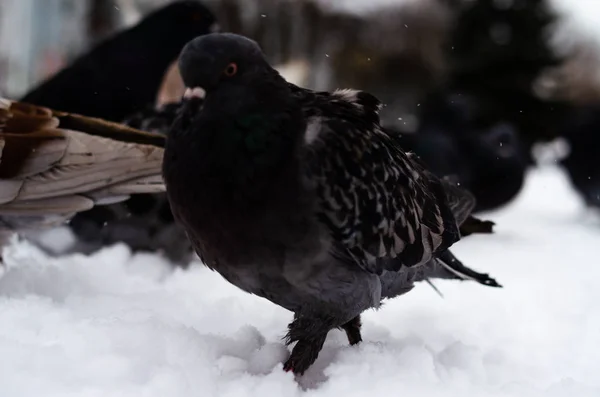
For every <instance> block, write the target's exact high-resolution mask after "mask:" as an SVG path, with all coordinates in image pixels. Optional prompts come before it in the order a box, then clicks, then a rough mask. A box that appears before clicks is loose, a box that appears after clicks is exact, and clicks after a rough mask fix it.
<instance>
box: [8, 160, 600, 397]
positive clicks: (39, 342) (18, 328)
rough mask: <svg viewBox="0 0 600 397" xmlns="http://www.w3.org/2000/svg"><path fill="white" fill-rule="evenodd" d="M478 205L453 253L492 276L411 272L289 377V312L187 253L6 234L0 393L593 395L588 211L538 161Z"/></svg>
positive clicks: (593, 284)
mask: <svg viewBox="0 0 600 397" xmlns="http://www.w3.org/2000/svg"><path fill="white" fill-rule="evenodd" d="M489 217H490V218H491V219H493V220H495V221H497V223H498V225H497V234H496V235H494V236H472V237H469V238H466V239H465V240H463V241H462V242H459V243H458V244H457V245H456V246H455V253H456V254H457V255H458V256H459V257H460V258H461V259H463V260H464V261H465V263H467V264H468V265H470V266H473V267H475V268H477V269H480V270H483V271H488V272H490V273H491V274H492V275H493V276H495V277H496V278H497V279H498V281H500V282H501V283H503V284H504V287H505V288H504V289H492V288H486V287H483V286H480V285H476V284H471V283H466V282H463V283H459V282H451V281H437V282H436V285H437V287H438V288H439V289H441V290H442V293H443V294H444V296H445V298H444V299H441V298H440V297H439V296H438V295H436V293H435V292H434V291H433V290H432V289H431V288H430V287H429V286H427V285H426V284H422V285H419V286H418V287H417V288H416V289H415V290H413V291H412V292H411V293H409V294H407V295H406V296H404V297H400V298H398V299H396V300H393V301H389V302H388V303H387V304H385V305H384V307H383V308H382V309H381V310H380V311H377V312H375V311H370V312H367V313H366V314H365V316H364V326H363V337H364V343H362V344H361V345H359V346H358V347H349V346H347V344H346V340H345V336H344V335H343V334H342V333H341V332H340V331H332V332H331V333H330V335H329V338H328V340H327V342H326V344H325V348H324V350H323V352H322V353H321V355H320V357H319V359H318V361H317V363H316V364H315V365H314V367H313V368H312V369H311V370H310V371H309V372H308V373H306V374H305V376H304V377H302V378H299V379H294V377H293V376H292V375H291V374H289V373H284V372H283V370H282V367H281V362H282V361H283V360H284V359H285V357H286V355H287V350H286V348H285V347H284V345H283V344H282V341H281V337H282V336H283V333H284V331H285V327H286V324H287V323H288V322H289V321H290V320H291V314H290V313H289V312H286V311H285V310H283V309H280V308H278V307H276V306H275V305H273V304H271V303H269V302H267V301H265V300H262V299H259V298H257V297H254V296H250V295H247V294H245V293H243V292H241V291H239V290H237V289H236V288H235V287H233V286H231V285H229V284H228V283H227V282H225V281H223V280H222V279H221V277H220V276H219V275H218V274H216V273H212V272H210V271H208V270H206V269H205V268H203V267H202V266H201V265H200V264H195V265H194V266H192V267H191V269H190V270H188V271H183V270H175V271H173V270H171V268H170V266H168V264H166V263H164V262H163V261H162V259H160V258H158V257H156V256H153V255H147V254H145V255H134V256H132V255H131V254H130V253H129V251H128V250H127V249H126V248H124V247H122V246H115V247H110V248H106V249H105V250H103V251H102V252H99V253H98V254H96V255H93V256H90V257H85V256H81V255H75V256H69V257H63V258H58V259H53V258H48V257H46V256H45V255H44V254H42V253H41V252H40V251H38V250H36V249H34V248H32V247H31V246H30V245H29V244H27V243H23V242H22V243H18V244H16V245H14V246H12V247H10V248H9V249H8V250H7V252H6V262H7V270H6V271H5V273H4V276H3V277H2V278H1V279H0V321H1V324H2V325H1V326H0V357H1V359H0V396H2V397H17V396H26V397H38V396H44V397H53V396H61V397H63V396H73V397H75V396H76V397H92V396H93V397H95V396H102V397H108V396H110V397H113V396H136V397H150V396H157V397H166V396H168V397H178V396H185V397H192V396H201V397H209V396H220V397H226V396H227V397H228V396H235V397H242V396H260V397H270V396H277V397H279V396H301V395H307V396H334V395H338V394H344V395H345V396H347V397H354V396H357V397H358V396H365V395H373V396H376V395H379V396H400V395H401V396H403V397H411V396H419V397H435V396H461V397H463V396H477V397H486V396H526V397H537V396H569V397H573V396H577V397H587V396H594V397H597V396H599V395H600V377H598V373H599V370H600V364H598V357H599V356H600V332H599V330H600V304H599V302H600V262H599V261H598V257H599V255H598V254H600V222H599V221H598V218H595V217H592V215H591V214H590V213H586V212H585V211H584V210H583V208H582V206H581V204H580V202H579V199H578V198H577V197H576V196H575V194H574V192H573V191H572V190H571V189H570V187H569V186H568V183H567V181H566V179H565V177H564V176H563V174H562V173H561V172H559V171H558V170H557V169H555V168H553V167H545V168H542V169H540V170H537V171H535V172H534V173H533V174H531V175H530V178H529V181H528V184H527V187H526V189H525V190H524V191H523V193H522V195H521V196H520V197H519V199H518V200H516V201H515V202H514V203H513V204H512V205H510V206H509V207H508V208H506V209H504V210H502V211H499V212H497V213H493V214H490V215H489Z"/></svg>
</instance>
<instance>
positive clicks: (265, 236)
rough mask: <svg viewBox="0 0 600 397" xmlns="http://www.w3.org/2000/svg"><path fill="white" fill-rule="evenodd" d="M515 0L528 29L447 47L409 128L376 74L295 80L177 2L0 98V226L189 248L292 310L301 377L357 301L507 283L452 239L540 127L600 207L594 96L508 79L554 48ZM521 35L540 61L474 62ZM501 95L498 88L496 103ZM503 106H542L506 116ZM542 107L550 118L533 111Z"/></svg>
mask: <svg viewBox="0 0 600 397" xmlns="http://www.w3.org/2000/svg"><path fill="white" fill-rule="evenodd" d="M471 3H472V4H471ZM492 3H494V2H491V1H486V0H480V1H475V2H469V4H471V5H470V6H469V7H470V8H469V9H468V11H464V10H463V11H461V13H460V17H459V18H458V19H457V20H458V23H457V28H455V32H454V36H453V37H462V39H460V40H459V42H460V43H463V44H464V45H463V46H462V47H458V48H457V49H456V52H457V53H460V51H462V52H463V53H467V52H468V49H469V40H474V39H475V37H474V35H473V34H472V32H471V34H467V33H465V32H463V31H462V30H463V29H465V26H467V25H468V26H469V27H470V29H477V26H480V25H478V24H477V23H470V22H467V21H469V20H471V21H473V16H474V15H475V16H477V15H479V16H481V14H482V13H483V14H485V12H483V10H488V11H489V10H490V9H493V7H494V6H493V5H492ZM513 3H514V4H513V7H516V11H514V10H513V11H514V12H523V13H525V14H526V15H529V16H530V17H531V18H532V20H531V21H529V23H530V25H528V26H533V28H534V30H535V28H537V29H538V30H539V31H534V32H530V34H529V35H528V36H527V40H522V41H521V40H519V41H520V43H519V44H513V45H512V46H511V45H506V44H505V46H506V47H502V46H500V45H499V48H502V49H503V50H506V51H505V53H502V51H500V50H496V51H497V52H500V53H496V52H493V51H492V52H488V53H485V51H483V49H482V48H481V46H482V45H481V43H480V42H473V43H470V44H471V45H472V46H475V47H477V48H478V49H477V51H480V52H481V53H480V54H479V55H477V56H472V55H470V56H471V58H470V59H469V56H466V55H465V56H464V57H463V58H462V61H464V62H463V63H460V62H458V61H457V62H456V64H459V63H460V65H459V66H455V68H454V69H453V71H454V72H453V73H451V74H450V76H452V78H450V79H449V80H448V81H447V82H445V83H444V84H443V85H440V87H438V88H437V89H436V90H435V92H432V93H431V94H429V95H428V96H427V98H425V99H424V100H423V103H422V106H421V110H420V113H419V120H420V122H419V128H418V129H417V131H416V132H407V131H402V128H401V127H400V126H399V125H391V124H386V123H385V122H384V121H383V120H382V118H380V111H381V110H382V108H383V106H384V104H383V103H382V102H381V101H380V99H378V97H377V95H376V94H374V93H371V92H370V91H369V89H368V87H340V89H335V90H328V91H324V90H313V89H307V88H303V87H300V86H299V85H296V84H294V83H292V82H289V81H287V80H286V79H285V78H284V77H283V76H282V74H280V72H278V70H277V69H276V68H275V67H274V66H273V65H272V62H270V60H269V55H268V54H267V53H266V52H265V51H263V49H262V48H261V45H259V44H258V43H257V41H255V40H254V39H253V38H252V37H250V38H249V37H246V36H245V35H242V34H238V33H234V32H229V33H222V32H219V29H221V31H223V27H222V26H221V27H219V25H220V24H219V23H217V18H216V17H215V16H214V14H213V12H212V11H211V10H210V9H209V8H208V7H206V6H205V5H203V4H202V3H201V2H199V1H191V0H186V1H174V2H172V3H170V4H169V5H167V6H165V7H163V8H161V9H159V10H156V11H154V12H153V13H151V14H149V15H148V16H146V17H145V18H144V20H142V21H141V22H140V23H138V24H137V25H136V26H134V27H131V28H129V29H127V30H125V31H123V32H120V33H118V34H116V35H115V36H113V37H111V38H109V39H107V40H105V41H104V42H102V43H101V44H99V45H98V46H97V47H96V48H94V49H92V50H91V51H90V52H89V53H87V54H84V55H83V56H81V57H79V58H78V59H76V60H75V61H74V62H73V63H72V64H71V65H70V66H69V67H67V68H65V69H64V70H62V71H61V72H59V73H58V74H56V75H55V76H53V77H52V78H50V79H49V80H47V81H45V82H43V83H42V84H40V85H39V86H38V87H36V88H35V89H33V90H32V91H31V92H29V93H27V94H26V95H25V96H24V97H23V98H21V99H19V100H9V99H2V100H1V101H0V142H1V146H0V147H1V157H0V159H1V160H0V231H1V232H2V233H3V235H2V237H3V241H2V243H6V242H7V241H8V239H7V238H8V236H9V235H11V234H12V233H20V232H25V231H28V230H32V229H40V228H48V227H51V226H57V225H62V224H64V223H65V222H68V224H69V225H70V227H71V228H72V229H73V230H74V232H75V234H76V235H77V236H78V237H79V238H80V240H81V242H82V243H84V244H85V243H86V242H87V243H89V244H90V245H91V246H95V247H98V246H102V245H105V244H109V243H112V242H115V241H125V242H127V243H129V244H130V245H131V246H132V247H133V248H134V249H145V250H153V251H159V250H165V251H166V253H167V254H168V255H169V256H170V257H171V258H173V259H174V260H180V261H183V258H185V256H186V255H187V254H189V253H190V252H194V253H195V254H197V255H198V256H199V257H200V259H201V260H202V262H203V263H204V264H205V265H206V266H208V267H209V268H211V269H213V270H215V271H217V272H218V273H219V274H221V275H222V276H223V277H224V278H225V279H227V280H228V281H229V282H230V283H232V284H234V285H235V286H237V287H238V288H240V289H242V290H244V291H246V292H248V293H251V294H255V295H258V296H261V297H263V298H266V299H268V300H270V301H271V302H273V303H275V304H277V305H280V306H282V307H284V308H286V309H288V310H290V311H291V312H293V313H294V318H293V321H292V322H291V323H290V324H289V326H288V333H287V335H286V340H287V342H288V343H289V344H292V343H295V345H294V347H293V348H292V350H291V354H290V356H289V358H288V360H287V361H286V362H285V363H284V369H285V370H289V371H293V372H294V373H295V374H299V375H301V374H303V373H304V372H305V371H306V370H307V368H309V367H310V366H311V365H312V363H313V362H314V361H315V360H316V358H317V356H318V354H319V352H320V350H321V348H322V346H323V343H324V341H325V338H326V336H327V334H328V332H329V331H330V330H332V329H334V328H341V329H343V330H344V331H345V332H346V334H347V336H348V342H349V343H350V344H356V343H359V342H360V341H361V332H360V328H361V320H360V315H361V313H362V312H363V311H365V310H367V309H371V308H377V307H379V306H380V305H381V302H382V300H384V299H389V298H393V297H396V296H399V295H402V294H405V293H407V292H408V291H410V290H411V289H412V288H413V287H414V284H415V283H417V282H422V281H425V282H430V280H431V279H435V278H444V279H454V280H470V281H474V282H478V283H480V284H482V285H484V286H490V287H501V285H500V284H499V283H498V282H497V281H496V280H494V279H493V278H492V277H490V276H488V275H487V274H484V273H479V272H477V271H475V270H473V269H470V268H469V267H467V266H465V265H463V264H462V263H461V262H460V261H459V259H457V258H456V257H454V255H453V254H452V253H451V251H450V247H451V246H452V245H453V244H455V243H457V242H458V241H459V240H460V239H461V238H463V237H465V236H467V235H469V234H472V233H484V234H490V233H492V232H493V230H492V229H493V223H492V222H490V221H486V220H482V219H479V218H478V217H476V216H474V214H473V213H474V212H475V213H476V212H478V211H483V210H489V209H493V208H497V207H499V206H501V205H504V204H506V203H507V202H508V201H510V200H511V199H512V198H513V197H514V196H515V195H516V194H517V193H518V192H519V190H520V188H521V185H522V183H523V175H524V173H525V172H526V169H527V167H529V166H532V163H533V161H532V159H531V157H530V155H529V152H530V150H531V147H532V145H533V144H534V143H536V142H538V141H542V140H545V139H547V138H548V136H550V137H555V136H565V137H566V138H567V139H569V140H570V141H571V142H572V151H571V155H570V156H569V157H567V158H566V159H565V160H564V166H565V167H566V168H567V169H568V170H569V173H570V175H571V178H572V180H573V184H574V186H575V187H576V188H577V189H579V190H580V191H581V193H582V195H583V196H584V197H585V198H586V201H587V202H588V203H589V204H590V205H596V206H600V198H599V195H600V184H597V183H595V181H594V177H595V174H594V171H595V167H594V164H595V162H593V161H592V160H591V159H592V158H593V157H595V154H593V153H591V154H590V150H591V149H590V146H591V144H590V140H592V141H593V140H594V139H596V140H597V139H598V138H596V135H594V126H596V125H600V118H599V116H597V114H598V113H597V112H595V111H594V109H595V107H594V106H597V105H589V104H586V105H585V106H581V105H578V106H574V105H571V104H567V103H564V101H563V102H560V103H559V101H546V102H544V101H543V100H541V99H538V98H535V97H534V95H533V94H531V93H530V89H528V90H525V89H524V88H523V87H519V84H521V83H522V82H523V80H525V81H529V82H531V80H532V79H533V77H532V76H533V75H535V74H539V72H540V69H541V68H543V67H544V66H550V65H551V64H553V62H554V60H548V59H547V58H549V57H548V55H547V54H546V53H544V52H543V51H542V50H536V49H535V48H534V49H533V50H532V49H531V48H527V46H528V45H529V44H531V43H532V42H535V37H538V36H540V35H541V31H542V28H543V27H544V26H545V24H546V23H547V22H548V21H547V20H546V17H545V16H544V14H542V13H540V12H538V11H539V9H537V8H536V9H535V10H534V11H535V12H534V11H532V10H529V9H528V8H527V7H526V6H523V7H521V8H519V6H518V5H519V4H520V2H519V1H515V2H513ZM533 3H535V4H536V5H537V7H541V6H542V5H543V2H540V1H528V2H527V4H528V5H531V4H533ZM478 7H481V8H478ZM503 12H510V10H509V11H507V10H506V9H503V10H498V13H499V14H498V15H501V16H502V17H503V18H504V17H505V16H506V15H510V14H503ZM470 13H474V14H470ZM494 15H497V14H494ZM487 18H488V19H489V18H492V16H488V17H487ZM463 19H464V20H465V21H463ZM480 19H481V18H480ZM480 19H477V21H479V20H480ZM517 19H518V18H517ZM521 19H522V18H521ZM461 21H462V22H461ZM485 22H486V21H485V20H484V21H482V22H481V21H480V22H478V23H480V24H485ZM515 31H518V27H516V26H515ZM165 32H169V34H165ZM461 35H462V36H461ZM536 35H538V36H536ZM467 38H468V39H467ZM537 45H540V46H541V44H539V43H538V44H537ZM478 46H479V47H478ZM492 47H493V46H492ZM515 47H518V48H515ZM490 48H491V47H490ZM477 51H476V52H477ZM519 51H521V52H523V51H524V52H525V53H527V55H528V56H529V55H532V54H533V55H535V56H534V58H535V59H534V60H535V61H536V62H538V63H539V65H538V66H537V69H536V70H535V71H533V72H532V71H531V70H527V68H523V69H524V70H510V73H511V74H510V75H506V76H502V77H500V78H499V80H495V79H494V77H495V76H488V77H489V78H487V79H486V76H485V73H491V72H490V71H489V70H487V69H486V68H492V69H493V68H496V70H505V69H506V67H507V65H513V66H514V65H515V64H518V62H517V61H515V59H517V60H520V59H522V58H519V56H518V53H519ZM478 57H479V58H486V62H491V61H490V60H496V61H497V62H498V63H497V64H494V65H493V66H490V64H489V63H488V64H482V63H481V62H477V59H478ZM503 57H505V58H503ZM506 59H509V61H508V63H502V60H506ZM456 60H458V58H457V59H456ZM469 61H470V62H469ZM174 62H175V63H174ZM523 63H526V62H525V61H523ZM533 63H535V62H533ZM557 63H558V61H556V62H554V64H557ZM528 65H529V66H531V63H529V64H528ZM173 70H176V71H177V73H175V74H173V73H171V72H172V71H173ZM486 70H487V71H486ZM468 71H470V72H468ZM117 72H118V74H117ZM398 73H402V71H401V70H399V71H398ZM528 73H529V74H530V75H531V76H530V77H523V76H525V75H527V74H528ZM532 73H533V74H532ZM165 75H168V76H173V75H175V76H176V77H178V78H180V79H181V80H180V82H181V84H180V86H181V88H182V92H181V93H180V95H179V97H178V98H177V99H176V100H174V101H171V102H163V103H160V104H159V105H155V99H156V98H157V96H158V95H159V91H160V90H161V87H164V86H165V80H164V79H163V78H164V76H165ZM507 76H508V77H510V76H518V77H515V80H516V81H517V83H514V84H513V83H512V82H511V81H508V80H506V78H508V77H507ZM503 78H504V83H503V84H502V83H499V82H498V81H501V80H503ZM176 86H177V85H176ZM183 89H184V90H185V91H183ZM361 89H364V91H363V90H361ZM503 89H506V90H504V91H503ZM519 89H521V91H519ZM502 98H505V99H506V98H508V102H509V104H508V105H506V106H505V107H499V106H496V105H497V103H498V101H499V100H500V99H502ZM514 106H522V107H523V108H527V109H537V111H536V112H534V111H532V113H534V116H533V117H532V116H528V115H525V116H523V115H522V114H521V113H520V112H516V113H518V114H517V115H516V116H514V117H513V115H512V113H511V107H514ZM544 109H550V110H548V114H552V117H549V118H551V122H550V123H551V124H552V126H553V127H556V128H555V130H556V131H554V132H552V133H548V130H547V129H544V128H543V125H544V123H543V122H542V121H540V120H538V118H539V117H538V116H539V115H540V114H544ZM553 112H554V113H553ZM532 118H533V119H535V120H534V122H532ZM556 120H559V122H557V121H556ZM535 123H538V124H537V125H535ZM540 125H541V126H542V127H540ZM541 130H544V132H539V131H541ZM567 130H568V131H569V135H568V136H567V135H566V134H563V133H561V132H560V131H567ZM544 134H547V135H548V136H545V137H542V135H544ZM595 172H596V173H597V171H595Z"/></svg>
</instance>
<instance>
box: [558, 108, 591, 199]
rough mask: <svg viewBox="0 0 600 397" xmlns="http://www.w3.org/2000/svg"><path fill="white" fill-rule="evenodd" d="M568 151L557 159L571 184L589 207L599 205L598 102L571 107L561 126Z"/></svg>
mask: <svg viewBox="0 0 600 397" xmlns="http://www.w3.org/2000/svg"><path fill="white" fill-rule="evenodd" d="M561 130H562V134H561V135H562V138H563V139H564V140H565V142H566V143H567V145H568V148H569V152H568V154H567V155H566V156H565V157H564V158H563V159H561V160H560V165H561V166H562V167H564V169H565V171H566V174H567V177H568V179H569V181H570V183H571V186H572V187H573V188H574V189H575V191H576V192H577V193H578V194H579V196H580V197H581V198H582V199H583V201H584V202H585V204H586V205H587V206H588V207H590V208H596V209H598V208H600V167H599V166H598V157H599V155H600V149H599V147H600V102H596V103H593V102H591V103H588V104H585V105H580V106H577V107H574V108H573V110H572V111H571V114H570V115H569V117H566V118H565V120H564V122H563V125H562V128H561Z"/></svg>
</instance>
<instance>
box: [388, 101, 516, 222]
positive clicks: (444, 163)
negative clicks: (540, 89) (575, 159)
mask: <svg viewBox="0 0 600 397" xmlns="http://www.w3.org/2000/svg"><path fill="white" fill-rule="evenodd" d="M420 109H421V112H420V114H419V119H420V122H419V127H418V129H417V131H416V132H414V133H413V132H410V131H407V132H404V131H403V130H402V129H400V128H396V127H392V128H390V127H388V128H387V129H388V131H390V132H394V133H396V134H398V136H399V139H400V145H401V146H402V147H403V149H404V150H407V151H412V152H414V153H415V154H416V155H418V156H419V158H420V159H421V160H422V161H423V163H424V164H425V165H426V166H427V168H428V169H429V170H430V171H432V172H433V173H434V174H436V175H437V176H439V177H448V176H453V177H454V178H455V179H456V182H458V183H460V186H461V187H463V188H464V189H467V190H468V191H469V192H470V193H471V194H473V195H474V196H475V199H476V206H475V208H474V212H475V213H478V212H482V211H490V210H495V209H498V208H500V207H502V206H505V205H506V204H508V203H510V202H511V201H512V200H513V199H514V198H515V197H516V196H517V195H518V194H519V192H520V191H521V189H522V187H523V185H524V181H525V171H526V169H527V167H528V154H527V151H526V148H525V145H524V144H523V142H522V140H521V134H520V133H519V132H520V131H519V130H518V126H517V125H515V123H513V122H512V121H510V119H508V118H507V117H505V115H503V114H502V112H499V111H498V108H497V107H496V106H494V101H491V102H490V101H486V99H485V98H484V97H482V96H477V97H474V96H470V95H466V94H460V93H454V94H451V93H447V92H442V93H439V94H436V95H431V96H429V97H428V98H427V99H426V100H425V101H423V104H422V106H421V107H420Z"/></svg>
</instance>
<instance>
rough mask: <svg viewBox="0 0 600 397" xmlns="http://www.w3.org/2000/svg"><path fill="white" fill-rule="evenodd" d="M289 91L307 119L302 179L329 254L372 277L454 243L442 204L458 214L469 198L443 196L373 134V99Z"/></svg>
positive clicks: (411, 160)
mask: <svg viewBox="0 0 600 397" xmlns="http://www.w3.org/2000/svg"><path fill="white" fill-rule="evenodd" d="M293 91H294V93H295V95H296V96H297V97H298V98H299V100H300V101H301V102H302V105H303V107H304V110H305V115H306V117H307V130H306V135H305V148H306V151H305V152H306V157H305V160H306V173H307V178H308V180H309V181H310V182H312V183H313V185H314V187H315V189H316V192H317V195H318V198H319V204H320V206H319V209H318V217H319V219H320V220H321V221H322V222H323V223H324V224H325V225H327V227H328V228H329V230H330V231H331V233H332V236H333V238H334V240H335V241H336V242H337V243H338V246H337V247H336V250H337V251H339V252H337V254H342V255H347V256H350V257H351V258H353V259H354V260H355V261H357V262H358V263H359V264H360V266H361V267H363V268H364V269H366V270H368V271H371V272H375V273H380V272H381V271H382V270H399V269H400V268H401V267H403V266H408V267H410V266H414V265H417V264H423V263H425V262H427V261H429V260H430V259H431V258H432V257H433V256H434V255H435V254H437V253H439V252H442V251H444V250H446V249H447V248H448V247H450V246H451V245H452V244H453V243H454V242H456V241H457V240H458V239H459V238H460V234H459V230H458V225H457V219H456V218H455V215H454V214H453V213H452V208H451V207H450V203H452V206H453V208H456V209H460V212H463V211H462V209H463V207H469V206H470V204H469V202H470V200H471V199H472V197H471V196H470V195H468V194H462V191H461V190H459V189H455V188H454V187H453V188H452V189H446V188H445V186H444V184H443V183H442V181H441V180H439V179H438V178H437V177H435V176H434V175H433V174H431V173H430V172H428V171H427V170H426V169H425V168H424V167H423V166H422V164H421V162H420V161H418V160H417V158H416V157H415V156H414V155H413V154H411V153H405V152H404V151H402V149H401V148H400V146H399V145H398V144H397V142H396V141H395V139H394V138H393V137H391V136H390V135H388V134H387V133H386V132H385V131H384V130H382V128H381V127H380V125H379V116H378V110H379V108H380V102H379V101H378V100H377V99H376V98H375V97H373V96H372V95H370V94H368V93H365V92H360V91H350V90H338V91H335V92H333V93H331V94H329V93H325V92H310V91H306V90H302V89H300V88H297V87H293ZM449 197H450V199H449ZM465 203H466V204H465Z"/></svg>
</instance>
